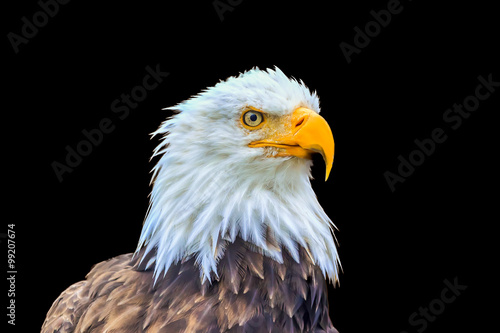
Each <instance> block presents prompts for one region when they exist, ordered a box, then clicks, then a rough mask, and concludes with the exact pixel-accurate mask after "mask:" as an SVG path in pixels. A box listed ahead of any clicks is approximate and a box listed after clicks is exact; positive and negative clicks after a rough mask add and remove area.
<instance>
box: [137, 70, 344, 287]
mask: <svg viewBox="0 0 500 333" xmlns="http://www.w3.org/2000/svg"><path fill="white" fill-rule="evenodd" d="M167 109H170V110H173V111H174V112H175V114H174V116H172V117H170V118H169V119H167V120H166V121H165V122H163V123H162V124H161V126H160V127H159V128H158V130H157V131H155V132H154V133H153V136H156V135H159V136H161V142H160V144H159V145H158V147H157V148H156V149H155V151H154V154H153V156H159V157H160V158H159V160H158V163H157V164H156V166H155V167H154V168H153V171H152V173H153V177H152V184H153V189H152V192H151V196H150V207H149V210H148V213H147V215H146V218H145V222H144V226H143V230H142V233H141V237H140V240H139V245H138V250H139V249H141V248H143V247H146V251H145V252H144V253H148V252H150V251H151V250H153V249H155V250H156V255H155V256H152V257H151V256H149V257H151V258H150V259H149V262H148V265H152V264H153V263H155V265H154V266H155V274H156V276H157V277H158V276H159V275H160V274H161V273H162V272H163V274H165V273H166V271H167V270H168V268H169V267H170V265H172V264H175V263H177V262H179V261H182V260H184V259H186V258H191V257H193V256H194V257H196V262H197V264H198V265H199V267H200V276H201V277H202V278H203V280H205V279H208V280H211V279H212V278H213V277H214V276H215V277H217V274H218V273H217V262H218V260H219V259H220V258H221V257H222V256H223V255H224V247H223V246H220V244H221V240H222V241H227V242H233V241H234V240H235V239H236V237H241V238H242V239H243V240H245V241H247V242H249V243H251V244H253V245H255V248H256V249H257V251H260V252H261V253H262V254H264V255H266V256H269V257H272V258H273V259H275V260H276V261H278V262H282V250H283V249H286V250H287V251H288V252H289V253H290V254H291V256H292V257H293V258H294V259H295V260H297V261H298V260H299V255H298V247H299V246H302V247H304V248H305V249H306V250H307V253H309V255H310V257H311V259H312V260H313V262H315V263H316V264H317V265H318V266H319V267H320V268H321V270H322V271H323V274H324V275H325V277H326V276H328V277H329V278H330V279H331V280H336V279H337V271H338V256H337V250H336V247H335V244H334V240H333V237H332V230H333V229H332V228H333V227H334V226H333V223H332V222H331V220H330V219H329V218H328V216H327V215H326V214H325V212H324V211H323V209H322V208H321V206H320V205H319V203H318V201H317V198H316V195H315V194H314V192H313V190H312V187H311V183H310V177H311V173H310V168H311V165H312V160H311V154H313V153H319V154H321V155H322V156H323V159H324V161H325V163H326V178H328V176H329V173H330V170H331V167H332V163H333V155H334V141H333V136H332V133H331V130H330V127H329V126H328V123H327V122H326V121H325V120H324V118H323V117H321V116H320V115H319V112H320V108H319V99H318V96H317V95H316V93H315V92H314V93H312V92H311V91H310V90H309V89H308V88H307V87H306V86H305V85H304V83H303V82H302V81H300V82H298V81H296V80H295V79H290V78H288V77H287V76H286V75H285V74H284V73H283V72H282V71H281V70H279V69H278V68H275V69H274V70H273V69H267V70H260V69H258V68H254V69H252V70H249V71H247V72H245V73H242V74H240V75H239V76H236V77H230V78H228V79H227V80H225V81H220V82H219V83H217V84H216V85H215V86H213V87H210V88H207V89H206V90H204V91H202V92H201V93H199V94H198V95H196V96H193V97H191V98H190V99H188V100H186V101H184V102H181V103H179V104H178V105H175V106H173V107H170V108H167ZM144 257H146V256H144Z"/></svg>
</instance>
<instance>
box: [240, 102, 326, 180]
mask: <svg viewBox="0 0 500 333" xmlns="http://www.w3.org/2000/svg"><path fill="white" fill-rule="evenodd" d="M288 119H290V118H288ZM288 119H287V124H283V125H284V130H283V129H282V130H276V131H274V132H273V133H272V134H271V135H270V136H269V138H267V139H265V140H259V141H254V142H251V143H250V144H249V145H248V146H249V147H277V148H279V150H278V154H276V155H275V156H277V157H279V156H296V157H300V158H311V154H312V153H314V152H316V153H320V154H321V155H322V156H323V160H324V161H325V164H326V176H325V181H326V180H327V179H328V176H329V175H330V171H331V169H332V164H333V155H334V152H335V143H334V141H333V135H332V131H331V129H330V126H329V125H328V123H327V122H326V120H325V119H324V118H323V117H321V116H320V115H319V114H317V113H316V112H314V111H312V110H310V109H308V108H303V107H301V108H298V109H296V110H295V111H294V112H293V114H292V115H291V119H290V121H288Z"/></svg>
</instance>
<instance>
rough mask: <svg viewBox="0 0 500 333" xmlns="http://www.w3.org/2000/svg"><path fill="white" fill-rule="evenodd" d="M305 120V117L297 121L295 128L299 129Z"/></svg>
mask: <svg viewBox="0 0 500 333" xmlns="http://www.w3.org/2000/svg"><path fill="white" fill-rule="evenodd" d="M305 119H306V117H302V118H300V119H299V121H298V122H297V123H296V124H295V127H299V126H300V125H302V123H303V122H304V120H305Z"/></svg>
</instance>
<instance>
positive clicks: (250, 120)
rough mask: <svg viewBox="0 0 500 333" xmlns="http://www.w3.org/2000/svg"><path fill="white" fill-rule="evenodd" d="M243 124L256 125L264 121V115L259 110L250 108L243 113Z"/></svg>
mask: <svg viewBox="0 0 500 333" xmlns="http://www.w3.org/2000/svg"><path fill="white" fill-rule="evenodd" d="M242 118H243V119H242V120H243V124H245V125H246V126H248V127H257V126H259V125H260V124H262V122H263V121H264V115H263V114H262V113H261V112H259V111H254V110H250V111H247V112H245V113H244V114H243V117H242Z"/></svg>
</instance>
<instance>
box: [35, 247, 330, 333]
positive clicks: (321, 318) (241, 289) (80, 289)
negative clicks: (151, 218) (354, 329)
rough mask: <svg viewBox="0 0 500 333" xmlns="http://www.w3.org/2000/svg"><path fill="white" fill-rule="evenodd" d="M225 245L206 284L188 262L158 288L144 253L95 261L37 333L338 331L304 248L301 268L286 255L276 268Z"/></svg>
mask: <svg viewBox="0 0 500 333" xmlns="http://www.w3.org/2000/svg"><path fill="white" fill-rule="evenodd" d="M224 245H225V247H226V250H225V254H224V256H223V257H222V258H221V260H220V262H219V265H218V273H219V278H218V279H217V278H214V279H213V281H212V283H210V282H208V281H205V282H204V283H202V282H201V279H200V271H199V267H197V266H196V264H195V259H194V258H191V259H188V260H184V261H183V262H182V263H178V264H176V265H173V266H171V267H170V269H169V270H168V272H167V274H166V275H165V276H161V277H160V278H159V279H158V281H157V282H156V284H154V278H153V269H154V268H153V267H150V268H148V269H145V267H144V266H145V263H147V262H148V258H145V259H144V260H143V261H142V263H140V260H139V258H141V257H142V255H143V253H139V254H138V255H136V256H135V257H134V258H133V256H132V254H125V255H121V256H118V257H115V258H113V259H110V260H108V261H105V262H101V263H99V264H97V265H96V266H95V267H94V268H93V269H92V270H91V272H90V273H89V274H88V275H87V279H86V280H85V281H81V282H78V283H76V284H74V285H72V286H71V287H69V288H68V289H67V290H65V291H64V292H63V293H62V294H61V295H60V296H59V297H58V298H57V299H56V301H55V302H54V304H53V305H52V307H51V309H50V310H49V312H48V314H47V318H46V319H45V322H44V324H43V327H42V333H52V332H78V333H83V332H92V333H105V332H106V333H118V332H120V333H129V332H148V333H157V332H158V333H159V332H165V333H174V332H186V333H187V332H189V333H191V332H203V333H205V332H210V333H222V332H329V333H333V332H337V331H336V330H335V328H334V327H333V326H332V323H331V321H330V317H329V315H328V299H327V289H326V282H325V279H324V277H323V275H322V273H321V270H320V269H319V268H318V267H317V266H315V265H314V264H313V263H312V261H311V260H310V258H309V256H308V254H307V253H306V251H305V250H304V249H303V248H301V249H300V263H297V262H295V260H293V258H291V256H290V255H289V254H288V253H286V252H284V253H283V260H284V262H283V264H280V263H278V262H276V261H274V260H273V259H271V258H268V257H265V256H263V255H261V254H259V253H258V252H256V251H254V249H253V247H252V245H250V244H249V243H247V242H245V241H243V240H241V239H239V238H238V239H237V240H236V241H235V242H234V243H227V244H224Z"/></svg>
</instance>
